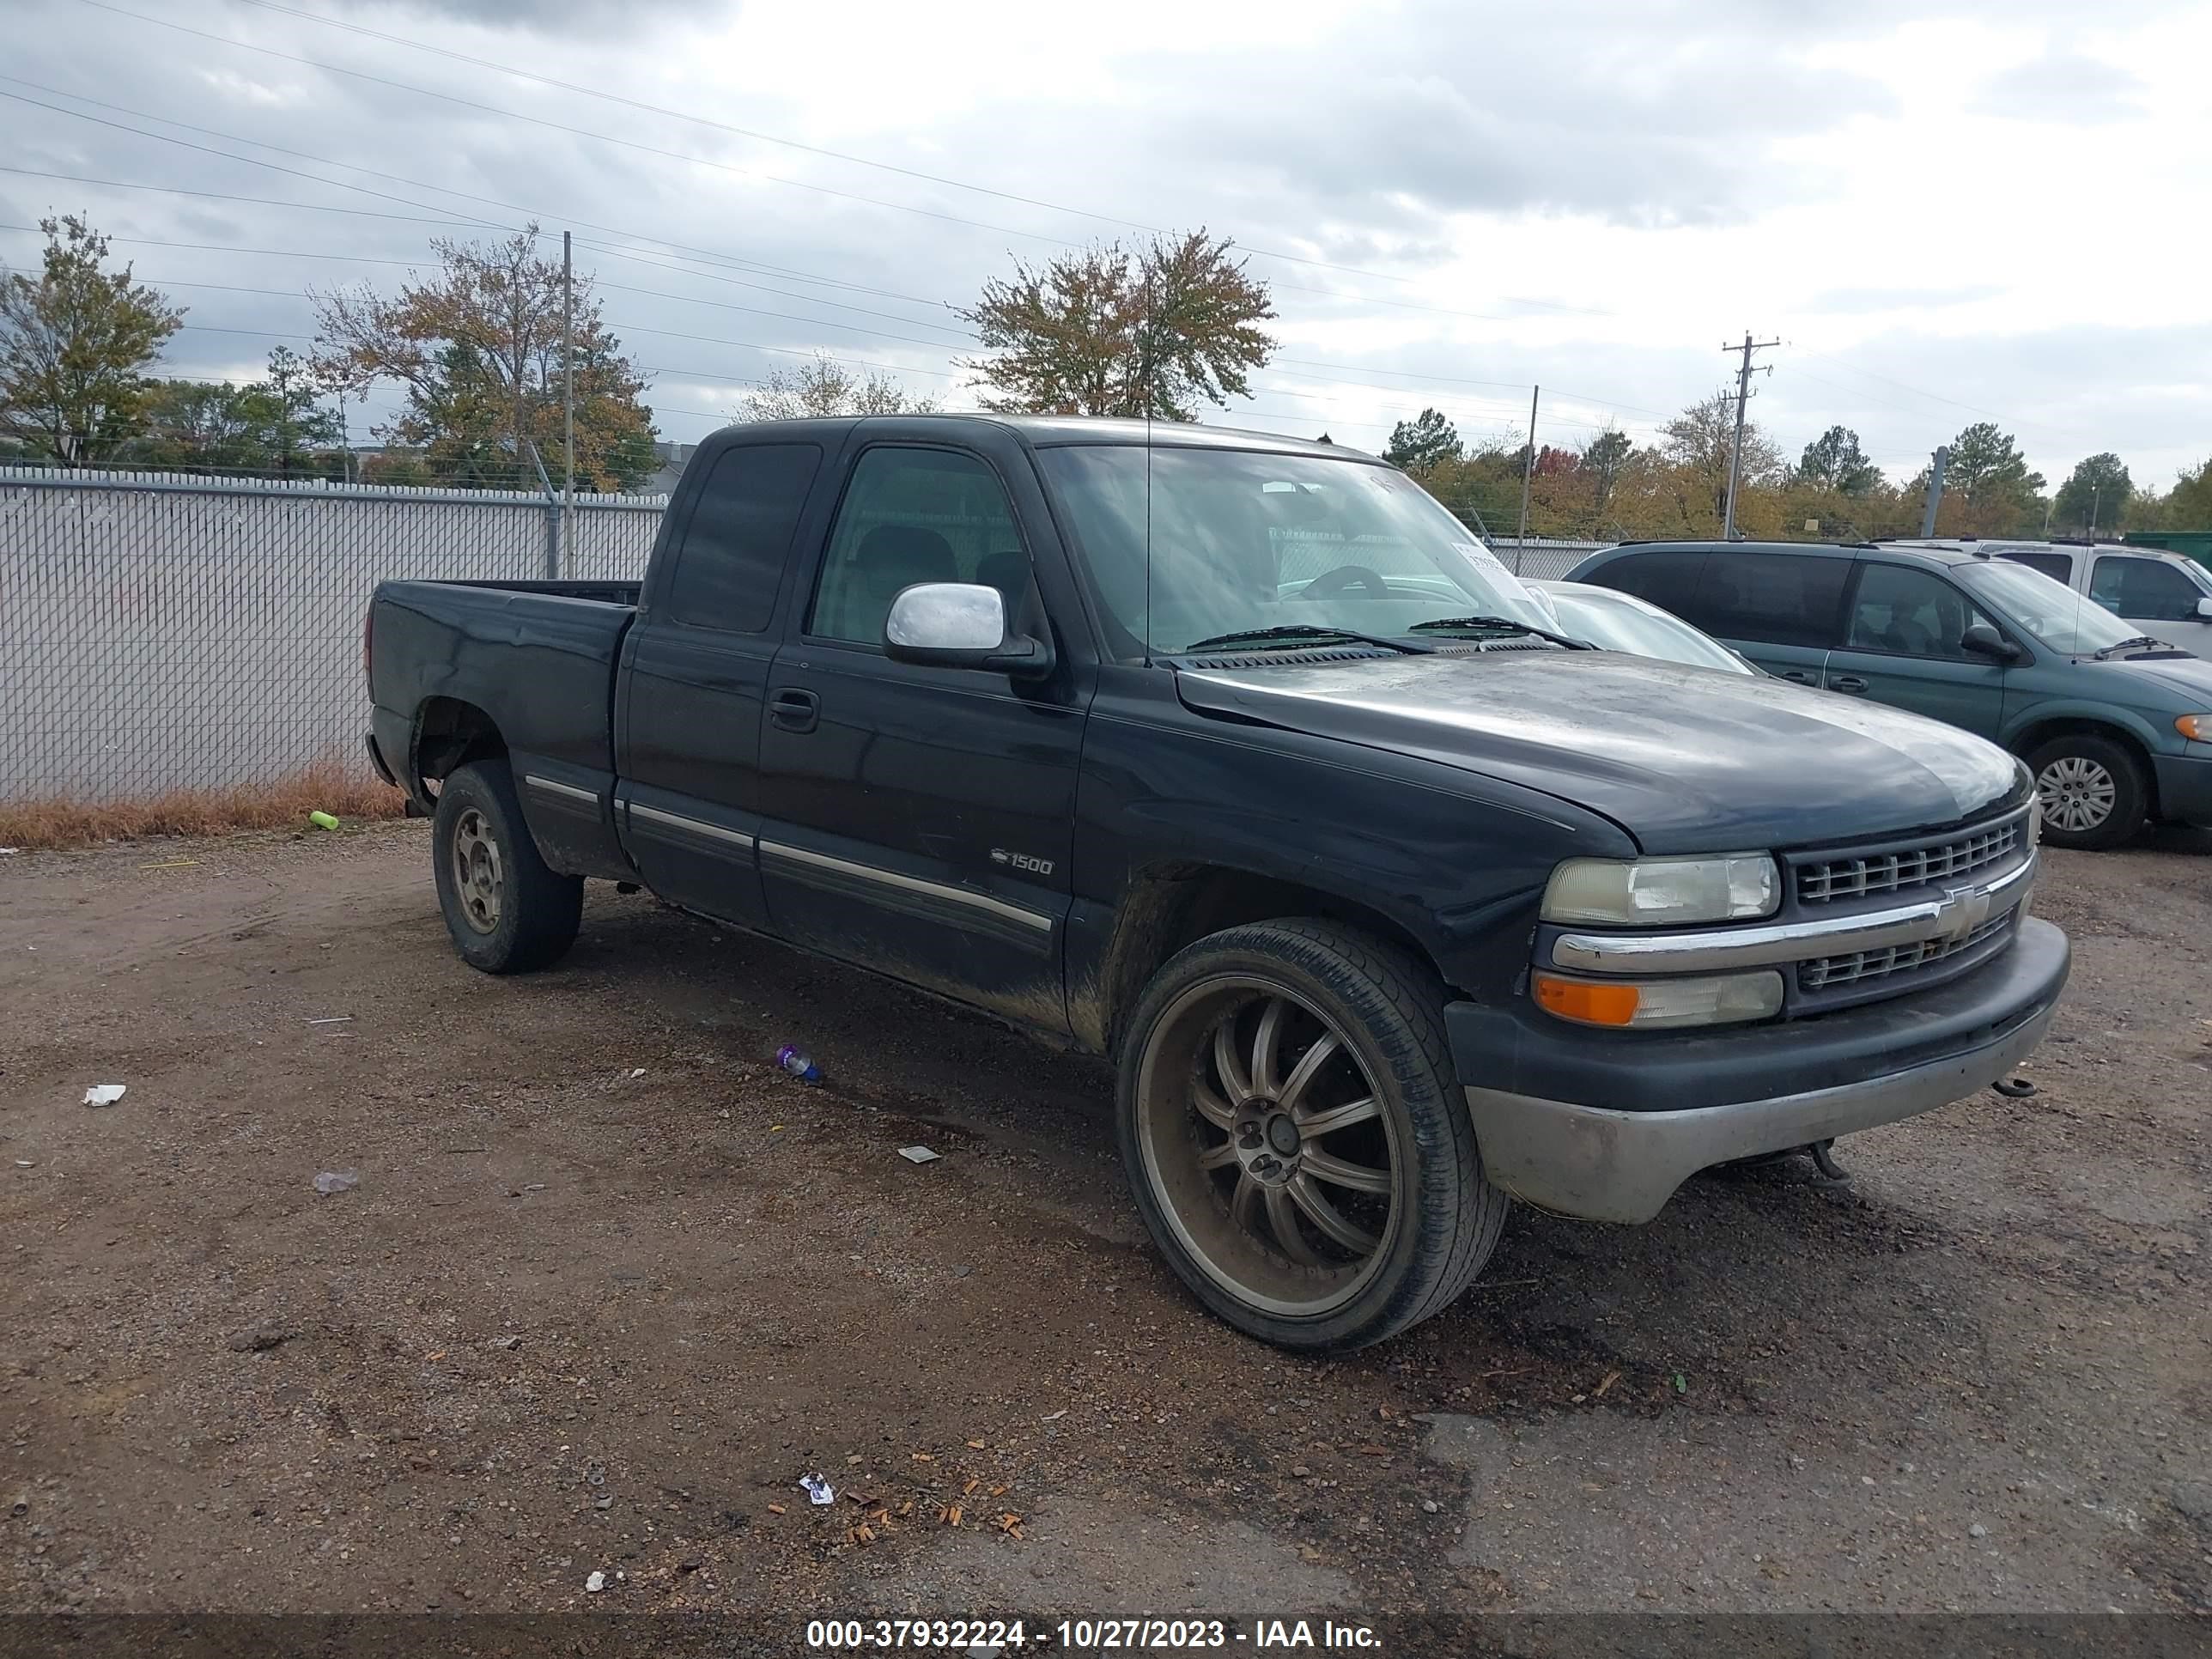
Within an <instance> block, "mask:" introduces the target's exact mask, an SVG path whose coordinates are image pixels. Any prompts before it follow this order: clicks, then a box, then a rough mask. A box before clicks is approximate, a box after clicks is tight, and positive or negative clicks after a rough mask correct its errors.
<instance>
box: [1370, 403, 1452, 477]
mask: <svg viewBox="0 0 2212 1659" xmlns="http://www.w3.org/2000/svg"><path fill="white" fill-rule="evenodd" d="M1463 453H1465V452H1464V451H1463V450H1462V447H1461V446H1460V441H1459V428H1456V427H1455V426H1454V425H1453V424H1452V423H1451V422H1449V421H1448V420H1446V419H1445V418H1444V417H1443V415H1441V414H1440V413H1438V412H1437V410H1433V409H1425V410H1422V411H1421V412H1420V415H1419V416H1418V417H1417V418H1416V419H1413V420H1410V421H1401V422H1398V424H1397V425H1395V426H1394V427H1392V428H1390V442H1389V446H1388V447H1386V448H1385V449H1384V450H1383V459H1384V460H1386V461H1388V462H1389V463H1390V465H1393V466H1398V467H1403V468H1404V469H1405V470H1406V471H1408V472H1413V473H1417V474H1418V473H1428V472H1433V471H1436V469H1437V467H1438V466H1439V465H1443V463H1445V462H1447V461H1455V460H1457V459H1460V457H1461V455H1462V454H1463Z"/></svg>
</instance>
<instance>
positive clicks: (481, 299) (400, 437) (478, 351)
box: [309, 224, 654, 489]
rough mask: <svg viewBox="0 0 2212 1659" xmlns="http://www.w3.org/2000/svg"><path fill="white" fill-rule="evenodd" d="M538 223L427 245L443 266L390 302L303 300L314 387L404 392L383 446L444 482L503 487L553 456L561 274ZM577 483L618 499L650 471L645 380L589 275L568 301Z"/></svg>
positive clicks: (558, 439)
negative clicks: (309, 314) (602, 310)
mask: <svg viewBox="0 0 2212 1659" xmlns="http://www.w3.org/2000/svg"><path fill="white" fill-rule="evenodd" d="M431 246H432V247H433V248H434V249H435V250H436V252H437V254H438V258H439V263H440V270H438V271H437V272H436V273H435V275H434V276H431V277H429V278H428V279H419V278H418V279H416V280H412V281H410V282H409V283H405V284H404V285H403V286H402V287H401V288H400V289H399V291H398V294H397V295H392V296H389V297H386V296H384V295H379V294H377V293H376V292H375V291H374V289H372V288H370V287H369V286H368V285H367V284H365V283H364V284H362V285H361V286H359V287H357V288H352V289H336V290H333V291H331V292H329V293H311V295H310V297H311V298H312V299H313V301H314V304H315V317H316V325H317V326H316V334H315V349H314V352H313V356H312V357H311V358H310V360H309V361H310V362H311V364H312V365H313V370H314V373H315V376H316V379H317V380H318V382H319V384H320V386H322V387H323V388H324V389H325V390H327V391H332V392H338V393H340V394H341V395H345V394H362V393H365V392H367V391H368V388H370V387H371V386H374V385H376V384H377V383H378V382H380V381H386V380H388V381H392V382H396V383H397V384H398V385H399V386H401V387H403V388H404V390H405V392H406V394H407V404H406V407H405V409H404V410H402V412H401V414H400V416H399V417H398V420H396V421H394V422H392V423H391V424H390V425H388V426H385V427H380V428H377V429H376V435H377V436H378V437H379V438H380V439H382V440H384V441H386V442H388V443H392V444H397V445H400V446H403V447H407V448H409V449H411V450H414V451H416V452H418V453H419V454H420V455H421V457H422V460H423V462H424V464H425V465H426V466H427V467H428V469H429V470H431V471H434V472H435V473H436V474H438V475H439V476H440V477H441V481H444V482H453V483H477V484H499V485H501V486H504V487H507V488H513V487H514V486H516V485H518V484H524V483H531V482H534V481H535V478H536V476H537V469H536V467H535V466H534V465H532V461H531V459H530V453H529V452H530V450H531V449H532V447H535V448H536V450H537V451H538V454H539V456H540V457H542V458H543V459H544V465H545V467H546V470H547V471H548V472H549V473H551V474H553V475H556V477H557V475H558V474H559V472H560V470H561V457H562V367H563V357H562V272H561V265H560V262H559V261H558V260H554V259H547V258H540V257H539V255H538V227H537V226H536V225H534V224H532V225H530V226H527V227H526V228H524V229H522V230H520V231H518V232H517V233H516V234H514V235H513V236H512V237H510V238H508V239H507V240H505V241H501V242H495V243H491V244H489V245H481V244H475V243H462V242H457V241H453V240H447V239H444V238H439V239H436V240H433V241H432V243H431ZM573 364H574V380H575V419H576V481H577V483H578V484H579V485H580V487H582V488H586V489H627V488H629V486H631V485H633V484H635V483H638V482H639V481H640V480H641V479H643V478H645V477H647V476H649V475H650V474H651V472H652V471H653V465H654V461H653V417H652V415H651V413H650V412H649V411H648V410H647V409H646V408H645V406H644V404H642V403H641V401H640V394H641V393H642V392H644V390H645V382H644V380H643V379H642V378H641V374H640V373H639V370H638V368H637V367H636V365H635V364H634V363H633V362H630V360H629V358H628V357H627V356H624V355H623V350H622V343H621V342H620V341H618V340H617V339H616V338H615V337H614V336H613V335H612V334H611V333H610V332H609V331H608V329H607V326H606V325H605V323H604V322H603V321H602V320H601V319H600V316H599V301H598V299H597V298H596V297H595V296H594V295H593V293H592V283H591V279H590V278H589V277H588V276H577V277H576V279H575V283H574V357H573Z"/></svg>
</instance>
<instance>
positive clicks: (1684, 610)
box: [1590, 553, 1710, 631]
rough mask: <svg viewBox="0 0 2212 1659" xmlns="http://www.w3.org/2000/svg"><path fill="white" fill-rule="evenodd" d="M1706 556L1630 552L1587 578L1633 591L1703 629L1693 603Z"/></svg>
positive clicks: (1604, 585)
mask: <svg viewBox="0 0 2212 1659" xmlns="http://www.w3.org/2000/svg"><path fill="white" fill-rule="evenodd" d="M1705 557H1706V556H1705V554H1703V553H1631V554H1630V555H1628V556H1627V557H1626V558H1621V559H1615V560H1614V561H1613V562H1612V563H1611V564H1609V565H1607V566H1606V567H1605V568H1603V569H1601V570H1598V571H1595V572H1593V573H1592V574H1591V576H1590V580H1592V581H1594V582H1595V583H1597V584H1598V585H1599V586H1602V587H1613V588H1618V589H1620V592H1624V593H1633V594H1634V595H1635V596H1636V597H1637V598H1638V599H1642V600H1644V601H1645V602H1646V603H1648V604H1650V605H1657V606H1658V607H1659V608H1660V609H1661V610H1662V611H1673V612H1674V614H1675V615H1676V616H1678V617H1682V618H1683V619H1684V620H1685V621H1687V622H1692V623H1698V625H1699V627H1701V628H1702V627H1704V626H1705V624H1704V623H1702V622H1699V618H1698V617H1697V615H1696V614H1695V612H1694V611H1693V610H1692V606H1693V605H1695V603H1696V599H1697V592H1698V577H1699V574H1701V573H1702V572H1703V571H1704V570H1705ZM1708 631H1710V630H1708Z"/></svg>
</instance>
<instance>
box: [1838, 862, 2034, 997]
mask: <svg viewBox="0 0 2212 1659" xmlns="http://www.w3.org/2000/svg"><path fill="white" fill-rule="evenodd" d="M1970 867H1971V866H1970ZM2014 915H2015V912H2013V911H2010V910H2008V911H2006V912H2005V913H2004V914H2003V915H1997V916H1991V917H1990V919H1989V920H1988V921H1985V922H1984V923H1983V924H1982V925H1981V926H1980V927H1977V928H1975V929H1974V930H1973V932H1972V933H1968V934H1967V935H1966V937H1965V938H1963V939H1920V940H1917V942H1915V943H1913V944H1911V945H1887V946H1885V947H1883V948H1882V949H1881V950H1879V951H1849V952H1847V953H1846V954H1844V955H1843V956H1839V957H1811V958H1808V960H1806V961H1803V962H1801V963H1798V964H1797V986H1798V988H1799V989H1800V990H1802V991H1834V990H1838V989H1841V988H1842V987H1844V986H1847V985H1863V984H1865V983H1866V982H1867V981H1869V980H1874V979H1881V978H1884V977H1886V976H1887V975H1891V974H1902V973H1906V972H1909V971H1910V970H1911V969H1915V968H1925V967H1928V966H1929V965H1930V964H1931V963H1938V962H1942V961H1943V960H1944V959H1945V958H1947V957H1955V956H1957V955H1958V954H1959V953H1960V951H1971V950H1972V949H1973V948H1974V947H1975V946H1976V945H1980V944H1982V943H1984V941H1986V940H1989V939H1995V938H1996V936H1997V935H1998V934H1999V933H2002V932H2004V930H2005V929H2006V928H2008V927H2011V926H2012V924H2013V917H2014Z"/></svg>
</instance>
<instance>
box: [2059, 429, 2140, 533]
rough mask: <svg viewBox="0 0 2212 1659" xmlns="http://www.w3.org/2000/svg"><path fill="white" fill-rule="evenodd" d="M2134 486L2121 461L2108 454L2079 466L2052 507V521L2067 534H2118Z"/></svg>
mask: <svg viewBox="0 0 2212 1659" xmlns="http://www.w3.org/2000/svg"><path fill="white" fill-rule="evenodd" d="M2134 490H2135V485H2134V484H2133V483H2131V482H2130V480H2129V477H2128V469H2127V468H2126V467H2125V466H2124V465H2122V464H2121V461H2120V458H2119V457H2118V456H2117V455H2115V454H2113V453H2111V452H2110V451H2109V450H2108V451H2106V453H2104V454H2101V455H2092V456H2090V457H2089V458H2088V459H2087V460H2084V461H2081V462H2080V463H2078V464H2077V465H2075V468H2074V471H2072V473H2070V474H2069V476H2068V477H2067V480H2066V482H2065V483H2063V484H2061V485H2059V486H2058V494H2057V496H2055V497H2054V498H2053V499H2052V501H2051V517H2052V518H2053V519H2054V520H2056V521H2057V523H2059V524H2061V525H2063V526H2065V527H2066V528H2067V529H2069V530H2074V531H2079V532H2082V533H2084V534H2094V533H2095V532H2097V531H2098V530H2100V529H2101V530H2103V531H2104V532H2105V533H2106V535H2114V534H2117V533H2118V529H2119V523H2120V519H2121V517H2122V515H2123V514H2124V513H2126V511H2127V506H2128V497H2129V496H2130V495H2132V494H2133V493H2134Z"/></svg>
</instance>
